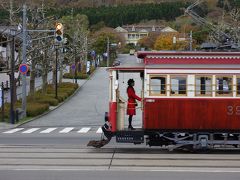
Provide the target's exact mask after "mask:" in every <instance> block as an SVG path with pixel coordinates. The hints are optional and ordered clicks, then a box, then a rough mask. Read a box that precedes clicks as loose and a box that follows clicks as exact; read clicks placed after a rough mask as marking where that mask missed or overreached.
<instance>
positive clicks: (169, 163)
mask: <svg viewBox="0 0 240 180" xmlns="http://www.w3.org/2000/svg"><path fill="white" fill-rule="evenodd" d="M119 59H120V60H121V61H122V62H124V61H127V63H131V61H136V57H135V56H128V55H120V56H119ZM119 78H120V80H119V82H120V87H121V90H122V93H121V96H122V97H123V98H126V94H125V89H126V87H127V80H128V79H129V78H134V79H135V81H136V85H135V90H136V92H137V94H140V89H139V88H138V87H141V86H140V85H141V80H140V78H139V74H137V73H135V74H125V75H123V74H120V77H119ZM105 111H108V73H107V71H106V68H99V69H98V70H97V71H96V72H95V73H94V75H93V76H92V77H91V79H90V80H88V81H86V82H85V83H84V84H83V85H82V87H81V88H80V90H79V91H78V92H77V93H76V94H75V96H74V97H73V98H71V99H70V100H69V101H67V102H66V103H64V104H63V105H62V106H60V107H58V108H57V109H55V110H54V111H52V112H50V113H49V114H47V115H45V116H42V117H41V118H38V119H36V120H34V121H32V122H29V123H26V124H24V125H22V126H20V127H17V128H14V129H2V130H0V180H12V179H18V180H28V179H29V180H40V179H41V180H42V179H44V180H53V179H56V180H65V179H69V180H75V179H78V180H79V179H86V180H91V179H100V180H101V179H104V180H108V179H111V180H112V179H119V180H120V179H133V180H143V179H144V180H145V179H164V180H175V179H176V180H200V179H201V180H202V179H208V180H215V179H218V180H226V179H228V180H239V179H240V158H239V154H240V152H239V151H232V150H229V151H221V150H218V151H214V152H210V153H208V154H192V153H190V152H178V151H174V152H169V151H167V150H166V149H163V148H153V147H146V145H145V144H141V145H132V144H116V142H115V139H112V141H111V142H110V143H109V144H107V145H106V146H104V147H103V148H101V149H95V148H92V147H88V146H87V143H88V142H89V141H90V140H98V139H100V138H101V131H99V127H100V126H101V125H102V124H103V121H104V118H103V117H104V113H105ZM137 113H138V116H136V117H134V126H141V120H140V116H141V112H140V111H139V112H137Z"/></svg>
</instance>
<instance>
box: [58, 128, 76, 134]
mask: <svg viewBox="0 0 240 180" xmlns="http://www.w3.org/2000/svg"><path fill="white" fill-rule="evenodd" d="M73 129H74V127H67V128H64V129H63V130H61V131H60V132H59V133H69V132H70V131H71V130H73Z"/></svg>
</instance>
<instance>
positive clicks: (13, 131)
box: [3, 128, 24, 134]
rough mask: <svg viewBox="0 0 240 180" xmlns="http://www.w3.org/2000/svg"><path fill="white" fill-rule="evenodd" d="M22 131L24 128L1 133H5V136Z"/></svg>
mask: <svg viewBox="0 0 240 180" xmlns="http://www.w3.org/2000/svg"><path fill="white" fill-rule="evenodd" d="M23 129H24V128H15V129H12V130H10V131H6V132H3V133H5V134H12V133H15V132H18V131H21V130H23Z"/></svg>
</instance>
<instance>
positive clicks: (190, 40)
mask: <svg viewBox="0 0 240 180" xmlns="http://www.w3.org/2000/svg"><path fill="white" fill-rule="evenodd" d="M189 50H190V51H192V31H190V48H189Z"/></svg>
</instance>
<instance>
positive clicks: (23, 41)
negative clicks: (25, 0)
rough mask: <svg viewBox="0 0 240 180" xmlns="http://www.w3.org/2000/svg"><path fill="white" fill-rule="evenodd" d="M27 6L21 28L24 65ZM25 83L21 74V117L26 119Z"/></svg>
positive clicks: (23, 75) (24, 78) (23, 61)
mask: <svg viewBox="0 0 240 180" xmlns="http://www.w3.org/2000/svg"><path fill="white" fill-rule="evenodd" d="M26 17H27V6H26V4H24V5H23V26H22V63H23V64H26V62H27V60H26V51H27V50H26V49H27V48H26V44H27V41H26V32H27V26H26V20H27V18H26ZM26 94H27V82H26V74H22V111H23V117H26V109H27V108H26V107H27V98H26Z"/></svg>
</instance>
